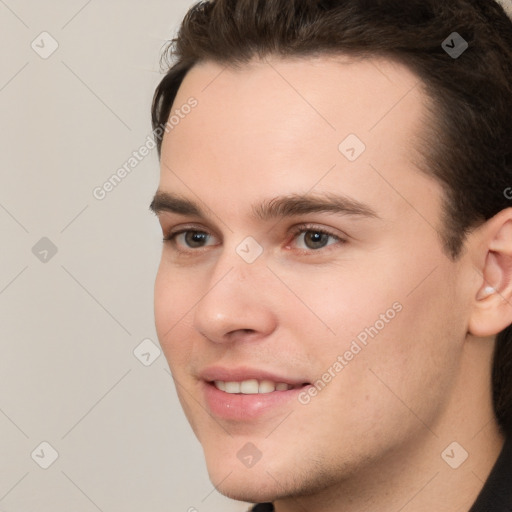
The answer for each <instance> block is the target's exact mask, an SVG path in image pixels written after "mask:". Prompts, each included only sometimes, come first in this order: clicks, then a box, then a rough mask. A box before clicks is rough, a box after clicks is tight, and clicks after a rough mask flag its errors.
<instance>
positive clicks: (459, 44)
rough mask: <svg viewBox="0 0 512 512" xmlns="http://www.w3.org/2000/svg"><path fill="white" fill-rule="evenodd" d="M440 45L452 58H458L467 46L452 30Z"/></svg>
mask: <svg viewBox="0 0 512 512" xmlns="http://www.w3.org/2000/svg"><path fill="white" fill-rule="evenodd" d="M441 47H442V48H443V50H444V51H445V52H446V53H447V54H448V55H449V56H450V57H451V58H452V59H458V58H459V57H460V56H461V55H462V54H463V53H464V52H465V51H466V50H467V49H468V48H469V44H468V42H467V41H466V40H465V39H464V38H463V37H462V36H461V35H460V34H459V33H458V32H452V33H451V34H450V35H449V36H448V37H447V38H446V39H445V40H444V41H443V43H442V44H441Z"/></svg>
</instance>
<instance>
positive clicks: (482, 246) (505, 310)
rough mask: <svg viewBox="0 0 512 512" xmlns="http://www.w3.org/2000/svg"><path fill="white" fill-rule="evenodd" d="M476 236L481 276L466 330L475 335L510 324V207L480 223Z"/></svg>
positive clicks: (511, 271)
mask: <svg viewBox="0 0 512 512" xmlns="http://www.w3.org/2000/svg"><path fill="white" fill-rule="evenodd" d="M478 239H479V244H478V249H476V251H477V253H478V254H477V258H476V261H477V262H478V263H477V268H476V270H477V271H478V272H479V274H480V275H481V277H480V278H479V280H477V283H478V286H479V288H478V290H477V291H476V293H475V296H474V299H473V308H472V310H471V316H470V319H469V327H468V330H469V332H470V333H471V334H473V335H474V336H478V337H485V336H494V335H495V334H498V333H499V332H500V331H502V330H503V329H505V327H508V326H509V325H510V324H512V208H507V209H505V210H502V211H500V212H499V213H498V214H496V215H495V216H494V217H492V218H491V219H489V220H488V221H487V222H485V223H484V224H483V225H482V226H480V227H479V228H478Z"/></svg>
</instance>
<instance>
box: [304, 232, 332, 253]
mask: <svg viewBox="0 0 512 512" xmlns="http://www.w3.org/2000/svg"><path fill="white" fill-rule="evenodd" d="M328 237H329V236H328V235H326V234H325V233H319V232H318V231H309V232H308V233H307V234H306V237H305V240H306V245H307V246H308V247H309V248H310V249H318V248H319V247H323V246H324V245H325V244H326V243H327V240H328Z"/></svg>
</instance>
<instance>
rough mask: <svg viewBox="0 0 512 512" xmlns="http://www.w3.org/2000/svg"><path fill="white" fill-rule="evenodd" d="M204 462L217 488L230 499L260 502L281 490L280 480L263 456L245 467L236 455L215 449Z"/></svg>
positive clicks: (265, 500)
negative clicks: (230, 455) (229, 455)
mask: <svg viewBox="0 0 512 512" xmlns="http://www.w3.org/2000/svg"><path fill="white" fill-rule="evenodd" d="M206 465H207V469H208V475H209V477H210V481H211V482H212V484H213V485H214V486H215V487H216V489H217V491H218V492H220V493H221V494H223V495H224V496H227V497H228V498H231V499H233V500H237V501H246V502H250V503H262V502H269V501H274V500H275V499H276V498H277V497H278V496H279V494H280V490H281V486H280V485H279V481H278V479H277V478H276V477H275V475H274V472H273V471H272V470H269V468H268V465H267V464H265V463H264V461H263V460H260V461H259V462H258V463H257V464H255V465H254V466H253V467H246V466H244V464H243V463H242V462H240V461H239V460H238V459H235V460H233V458H231V457H223V456H222V455H221V454H219V453H215V454H212V455H211V456H207V457H206ZM267 471H268V472H267ZM271 475H272V476H271Z"/></svg>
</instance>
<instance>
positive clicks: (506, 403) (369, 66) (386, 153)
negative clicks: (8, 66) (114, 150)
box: [151, 0, 512, 512]
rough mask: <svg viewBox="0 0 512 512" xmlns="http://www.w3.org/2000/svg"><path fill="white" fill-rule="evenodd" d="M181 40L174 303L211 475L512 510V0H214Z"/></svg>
mask: <svg viewBox="0 0 512 512" xmlns="http://www.w3.org/2000/svg"><path fill="white" fill-rule="evenodd" d="M508 4H509V3H508V0H507V5H508ZM170 50H171V54H172V57H173V58H175V62H174V63H173V64H172V66H171V67H170V69H169V71H168V73H167V75H166V76H165V78H164V79H163V80H162V82H161V83H160V85H159V87H158V89H157V91H156V94H155V99H154V104H153V111H152V114H153V125H154V128H155V135H156V138H157V140H158V142H159V151H160V152H161V155H160V160H161V176H160V185H159V188H158V191H157V193H156V195H155V198H154V200H153V202H152V205H151V207H152V209H153V211H154V212H155V213H157V215H158V218H159V221H160V224H161V227H162V231H163V234H164V239H165V240H164V246H163V251H162V260H161V264H160V268H159V271H158V275H157V278H156V286H155V318H156V327H157V332H158V335H159V339H160V343H161V345H162V348H163V350H164V352H165V355H166V357H167V360H168V362H169V365H170V368H171V371H172V374H173V377H174V380H175V383H176V388H177V392H178V395H179V398H180V401H181V404H182V406H183V408H184V411H185V413H186V415H187V417H188V419H189V421H190V423H191V426H192V428H193V430H194V432H195V434H196V435H197V437H198V439H199V441H200V442H201V444H202V446H203V449H204V453H205V458H206V463H207V467H208V471H209V475H210V478H211V480H212V482H213V484H214V485H215V486H216V488H217V489H218V490H219V492H221V493H223V494H225V495H227V496H229V497H232V498H234V499H237V500H241V501H248V502H252V503H260V505H257V506H255V508H254V509H253V510H255V511H267V510H268V511H269V510H275V511H277V512H292V511H293V512H295V511H308V512H317V511H322V512H335V511H336V512H337V511H340V510H343V511H344V512H355V511H357V512H360V511H367V510H379V511H380V512H391V511H392V512H396V511H398V510H409V511H415V512H422V511H427V510H428V511H431V510H446V511H468V510H471V511H473V512H475V511H484V510H485V511H506V510H508V511H510V510H512V486H511V482H512V473H511V467H512V446H511V444H510V441H508V442H507V438H508V437H509V436H510V435H511V434H512V415H511V409H512V371H511V368H512V340H511V336H512V334H511V331H510V328H509V326H510V324H511V323H512V302H511V300H512V207H511V206H512V204H511V202H510V201H511V198H512V194H511V192H512V189H511V188H510V187H511V186H512V116H511V115H510V112H511V111H512V86H511V80H510V77H511V76H512V23H511V21H510V19H508V18H507V16H506V14H505V11H504V10H503V8H502V7H501V6H500V5H499V4H498V3H497V2H494V1H490V0H485V1H483V0H482V1H480V0H453V1H451V2H443V1H437V0H422V1H411V0H407V1H405V0H404V1H393V2H391V1H384V0H383V1H371V2H370V1H363V0H214V1H211V2H201V3H200V4H198V5H196V6H195V7H193V8H192V9H191V10H190V11H189V13H188V14H187V16H186V18H185V20H184V22H183V24H182V26H181V29H180V32H179V35H178V37H177V39H176V40H175V41H174V42H173V43H172V45H171V48H170ZM191 105H192V106H191ZM271 503H272V504H271Z"/></svg>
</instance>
